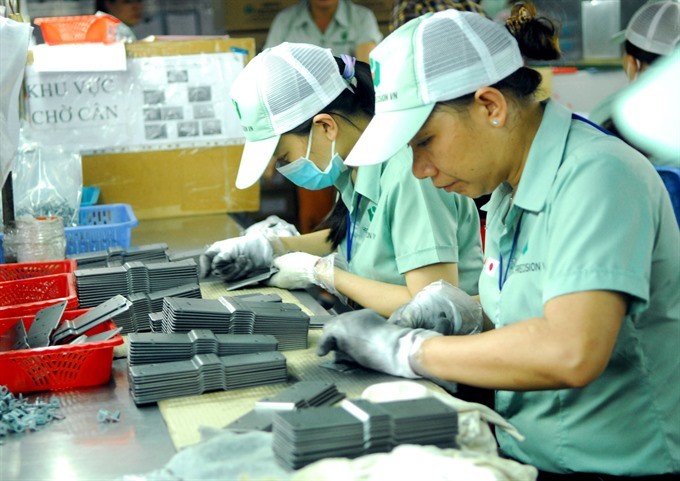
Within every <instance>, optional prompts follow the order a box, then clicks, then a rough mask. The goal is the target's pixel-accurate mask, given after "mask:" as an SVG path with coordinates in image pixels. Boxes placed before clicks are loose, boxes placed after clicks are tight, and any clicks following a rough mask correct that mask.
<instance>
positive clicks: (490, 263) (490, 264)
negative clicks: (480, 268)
mask: <svg viewBox="0 0 680 481" xmlns="http://www.w3.org/2000/svg"><path fill="white" fill-rule="evenodd" d="M498 265H499V262H498V259H494V258H492V257H487V258H486V259H484V273H485V274H486V275H487V276H491V277H496V271H497V270H498Z"/></svg>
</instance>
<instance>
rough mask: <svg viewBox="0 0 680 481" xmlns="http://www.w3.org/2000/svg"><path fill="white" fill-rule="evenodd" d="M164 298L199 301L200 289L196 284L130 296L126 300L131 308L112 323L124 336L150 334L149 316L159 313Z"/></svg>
mask: <svg viewBox="0 0 680 481" xmlns="http://www.w3.org/2000/svg"><path fill="white" fill-rule="evenodd" d="M166 297H186V298H190V299H200V298H201V289H200V287H199V286H198V284H186V285H184V286H179V287H173V288H172V289H166V290H164V291H158V292H152V293H150V294H146V293H144V292H138V293H136V294H130V295H129V296H128V300H129V301H130V302H131V303H132V307H131V308H130V310H128V311H127V312H124V313H123V314H120V315H118V316H116V317H115V318H114V321H115V323H116V324H117V325H119V326H121V327H122V328H123V333H124V334H126V333H129V332H151V331H153V328H152V325H151V323H150V322H149V314H150V313H151V312H153V311H160V310H161V309H162V306H163V299H165V298H166Z"/></svg>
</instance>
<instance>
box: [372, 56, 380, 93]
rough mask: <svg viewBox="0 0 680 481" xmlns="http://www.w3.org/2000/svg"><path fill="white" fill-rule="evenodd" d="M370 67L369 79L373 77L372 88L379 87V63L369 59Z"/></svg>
mask: <svg viewBox="0 0 680 481" xmlns="http://www.w3.org/2000/svg"><path fill="white" fill-rule="evenodd" d="M369 63H370V65H371V77H373V86H374V87H377V86H378V85H380V62H378V61H376V60H373V59H372V58H371V59H369Z"/></svg>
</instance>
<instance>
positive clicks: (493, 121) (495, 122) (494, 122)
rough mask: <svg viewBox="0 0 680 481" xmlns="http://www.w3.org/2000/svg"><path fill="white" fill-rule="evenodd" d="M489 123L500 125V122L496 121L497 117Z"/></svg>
mask: <svg viewBox="0 0 680 481" xmlns="http://www.w3.org/2000/svg"><path fill="white" fill-rule="evenodd" d="M491 125H493V126H494V127H498V126H499V125H500V122H499V121H498V119H493V120H492V121H491Z"/></svg>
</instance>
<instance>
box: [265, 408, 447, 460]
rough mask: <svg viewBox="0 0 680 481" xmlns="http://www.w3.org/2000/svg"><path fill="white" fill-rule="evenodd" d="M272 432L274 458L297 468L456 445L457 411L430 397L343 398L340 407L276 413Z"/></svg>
mask: <svg viewBox="0 0 680 481" xmlns="http://www.w3.org/2000/svg"><path fill="white" fill-rule="evenodd" d="M272 431H273V433H274V441H273V444H272V447H273V450H274V454H275V456H276V457H277V458H278V459H279V460H280V461H281V462H282V463H284V464H285V465H287V466H289V467H291V468H293V469H297V468H301V467H303V466H305V465H307V464H309V463H312V462H314V461H318V460H319V459H323V458H327V457H348V458H354V457H358V456H361V455H364V454H369V453H377V452H388V451H390V450H391V449H392V448H393V447H394V446H397V445H399V444H422V445H435V446H439V447H441V448H455V447H456V435H457V434H458V415H457V412H456V410H455V409H454V408H452V407H450V406H448V405H446V404H444V403H443V402H442V401H439V400H438V399H435V398H423V399H412V400H406V401H394V402H388V403H379V404H375V403H370V402H369V401H365V400H360V401H343V403H342V406H341V407H321V408H310V409H301V410H294V411H279V412H277V413H276V414H275V415H274V419H273V425H272Z"/></svg>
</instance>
